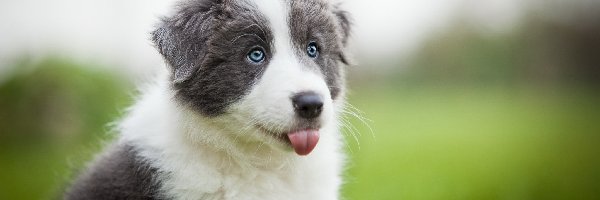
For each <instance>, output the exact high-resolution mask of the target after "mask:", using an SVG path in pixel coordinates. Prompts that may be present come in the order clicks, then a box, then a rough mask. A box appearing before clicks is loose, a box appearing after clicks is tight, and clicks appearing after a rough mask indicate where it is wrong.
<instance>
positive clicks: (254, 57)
mask: <svg viewBox="0 0 600 200" xmlns="http://www.w3.org/2000/svg"><path fill="white" fill-rule="evenodd" d="M248 60H250V61H252V62H254V63H260V62H262V61H263V60H265V52H264V51H263V50H262V49H259V48H257V49H253V50H252V51H250V52H249V53H248Z"/></svg>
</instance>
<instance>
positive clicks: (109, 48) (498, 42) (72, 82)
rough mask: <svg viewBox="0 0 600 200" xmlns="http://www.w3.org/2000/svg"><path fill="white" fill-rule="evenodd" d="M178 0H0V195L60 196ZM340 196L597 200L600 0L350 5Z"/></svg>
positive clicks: (153, 62)
mask: <svg viewBox="0 0 600 200" xmlns="http://www.w3.org/2000/svg"><path fill="white" fill-rule="evenodd" d="M172 4H173V0H163V1H158V0H152V1H142V0H130V1H118V0H103V1H99V0H83V1H82V0H54V1H40V0H3V1H1V2H0V199H7V200H9V199H55V198H57V197H59V196H60V193H61V191H62V190H63V189H64V187H65V185H66V183H67V182H68V181H69V180H70V178H71V177H72V176H73V171H74V170H76V169H78V168H81V167H82V166H83V165H84V163H85V162H86V161H88V160H89V159H91V158H92V155H93V154H94V153H95V152H98V151H99V150H100V149H101V148H102V146H103V145H104V144H106V143H107V142H109V141H110V139H111V138H114V134H115V133H114V132H112V131H111V124H112V123H114V122H115V121H118V119H119V117H120V116H122V115H123V113H124V110H125V109H126V107H127V106H128V105H131V104H132V102H133V99H134V98H135V96H136V94H137V92H136V90H135V88H136V86H137V85H141V84H143V83H145V82H147V81H148V80H151V79H152V76H153V74H154V72H155V71H156V69H158V68H160V67H164V66H163V62H162V61H161V58H160V56H159V55H158V54H157V53H156V52H155V50H154V49H153V47H152V46H151V44H150V42H149V40H148V37H149V36H148V32H149V31H150V30H151V29H152V25H153V24H154V23H155V22H156V21H157V18H158V17H159V16H162V15H164V14H166V13H168V12H169V10H170V9H169V8H170V5H172ZM344 6H345V7H346V8H347V10H349V11H350V12H351V13H352V15H353V18H354V23H355V30H354V36H353V40H352V43H351V50H352V52H353V54H354V58H355V59H354V60H355V63H356V65H355V66H352V67H349V69H348V71H349V74H348V78H349V85H350V88H351V89H350V92H349V95H348V99H349V102H350V103H351V104H352V105H353V107H354V108H352V109H349V110H350V111H352V112H353V113H350V114H347V115H346V116H345V120H347V121H348V122H349V123H348V124H349V125H348V126H347V127H345V128H344V133H345V135H346V139H347V144H348V145H347V147H346V150H347V151H348V154H349V166H348V170H347V173H346V182H347V183H346V184H345V187H344V189H343V195H344V198H345V199H350V200H353V199H600V105H599V104H600V1H594V0H587V1H586V0H569V1H564V0H563V1H560V0H527V1H518V0H421V1H391V0H390V1H388V0H372V1H361V0H346V2H345V5H344Z"/></svg>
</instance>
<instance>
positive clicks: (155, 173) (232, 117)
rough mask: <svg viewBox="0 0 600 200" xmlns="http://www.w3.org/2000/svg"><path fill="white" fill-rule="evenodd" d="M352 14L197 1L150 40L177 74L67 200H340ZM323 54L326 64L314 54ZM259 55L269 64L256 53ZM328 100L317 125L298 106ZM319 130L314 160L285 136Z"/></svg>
mask: <svg viewBox="0 0 600 200" xmlns="http://www.w3.org/2000/svg"><path fill="white" fill-rule="evenodd" d="M348 33H349V24H348V18H347V16H346V13H345V12H343V11H340V10H339V9H338V8H337V7H336V6H335V5H332V4H331V3H329V2H328V1H325V0H294V1H291V0H189V1H185V2H182V3H181V4H180V5H179V6H178V7H177V9H176V11H175V13H174V14H173V15H172V16H171V17H167V18H164V19H163V20H162V22H161V24H160V25H159V26H158V28H157V29H156V30H155V31H154V32H153V33H152V35H153V37H152V39H153V41H154V42H155V44H156V47H157V49H158V51H159V52H160V53H161V54H162V55H163V57H164V59H165V60H166V62H167V65H168V68H167V70H165V71H164V73H163V75H162V76H161V77H160V78H159V79H158V81H157V83H156V84H155V85H152V86H151V87H149V88H148V89H147V90H145V91H144V92H143V95H142V96H141V98H140V99H139V100H138V101H137V103H136V104H135V105H134V106H133V107H132V108H131V110H130V111H129V113H128V115H127V116H126V117H125V119H124V120H123V121H122V122H121V124H120V126H119V131H120V133H121V134H120V137H119V139H118V141H116V142H115V144H114V145H112V146H111V147H109V148H108V150H107V151H106V152H105V153H104V154H103V155H102V156H100V157H98V158H97V160H96V161H95V162H93V163H92V164H91V165H90V167H89V169H88V170H87V171H86V172H84V173H83V174H82V175H80V177H79V178H78V179H77V180H76V181H75V182H74V184H73V186H72V188H71V189H70V190H69V191H68V192H67V194H66V198H67V199H328V200H329V199H337V198H338V197H339V187H340V185H341V183H342V180H341V173H342V171H341V170H342V165H343V160H344V156H343V154H342V150H341V146H342V145H341V135H340V134H339V133H338V123H337V118H338V114H339V112H340V111H341V109H342V106H343V105H344V99H343V93H344V79H343V77H344V74H343V65H345V64H346V59H345V55H344V53H343V52H344V50H343V48H344V45H345V43H346V40H347V37H348ZM311 42H314V43H316V44H318V49H319V54H318V57H309V56H307V55H306V48H307V44H309V43H311ZM257 48H259V49H261V50H262V51H263V52H265V55H266V58H265V59H264V61H262V62H258V63H257V62H251V61H249V60H248V58H247V55H248V52H249V51H252V50H253V49H257ZM303 92H311V93H315V94H318V95H320V96H321V97H322V99H323V106H322V112H321V114H320V115H319V117H317V118H314V119H304V118H301V117H299V116H298V114H297V113H296V111H295V108H294V106H293V105H292V102H291V100H290V98H291V97H292V96H294V95H295V94H299V93H303ZM302 129H318V130H319V133H320V135H321V136H320V140H319V143H318V145H317V146H316V148H315V149H314V150H313V151H312V153H310V154H309V155H307V156H299V155H297V154H296V153H294V151H293V150H292V148H291V147H290V144H289V141H288V142H285V139H284V140H282V138H285V135H286V133H290V132H293V131H298V130H302Z"/></svg>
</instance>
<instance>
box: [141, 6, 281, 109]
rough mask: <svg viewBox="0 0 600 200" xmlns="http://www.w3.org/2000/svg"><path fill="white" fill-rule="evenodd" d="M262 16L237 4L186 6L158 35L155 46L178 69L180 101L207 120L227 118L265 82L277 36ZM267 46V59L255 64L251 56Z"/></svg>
mask: <svg viewBox="0 0 600 200" xmlns="http://www.w3.org/2000/svg"><path fill="white" fill-rule="evenodd" d="M266 24H267V23H266V19H265V18H264V16H262V15H261V14H260V13H258V11H256V10H254V9H252V8H248V7H243V6H240V5H237V4H234V3H232V2H229V1H228V2H217V1H210V0H202V1H194V2H193V3H187V4H182V5H181V6H180V8H179V10H178V11H177V14H175V15H174V16H173V17H170V18H167V19H165V20H163V24H162V25H161V26H160V27H159V28H158V30H156V31H154V33H153V39H154V42H155V44H156V46H157V48H158V49H159V51H160V52H161V54H162V55H163V56H164V58H165V59H166V60H167V62H168V63H169V65H171V67H172V68H173V69H174V71H173V81H174V85H173V87H174V89H175V90H176V91H177V97H178V98H179V100H180V102H182V103H184V104H186V105H188V106H189V107H191V108H193V109H196V110H197V111H199V112H200V113H201V114H203V115H205V116H216V115H219V114H223V113H224V112H225V110H226V108H227V106H228V105H230V104H231V103H233V102H236V101H237V100H239V99H241V97H243V96H244V95H245V94H246V93H247V92H249V90H250V88H251V86H252V85H253V84H254V82H255V81H256V80H257V79H259V78H260V76H261V75H262V73H263V72H264V70H265V67H266V66H267V65H268V63H269V55H272V52H271V47H272V44H271V41H272V36H271V33H270V31H269V30H270V28H269V27H268V26H267V25H266ZM255 47H261V48H263V49H264V51H265V53H266V54H267V59H266V60H265V61H264V62H262V63H260V64H255V63H251V62H248V60H247V57H246V56H247V54H248V52H250V51H251V50H252V49H253V48H255Z"/></svg>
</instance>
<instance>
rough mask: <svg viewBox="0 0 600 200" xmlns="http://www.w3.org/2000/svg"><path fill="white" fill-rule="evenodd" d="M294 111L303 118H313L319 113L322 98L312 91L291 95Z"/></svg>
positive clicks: (321, 107) (321, 108)
mask: <svg viewBox="0 0 600 200" xmlns="http://www.w3.org/2000/svg"><path fill="white" fill-rule="evenodd" d="M292 104H293V105H294V110H295V111H296V113H297V114H298V115H299V116H300V117H302V118H305V119H313V118H317V117H319V115H321V111H322V110H323V98H321V95H318V94H316V93H314V92H303V93H299V94H297V95H295V96H293V97H292Z"/></svg>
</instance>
